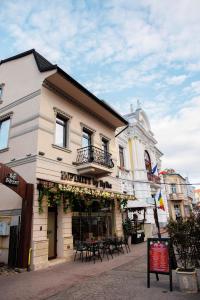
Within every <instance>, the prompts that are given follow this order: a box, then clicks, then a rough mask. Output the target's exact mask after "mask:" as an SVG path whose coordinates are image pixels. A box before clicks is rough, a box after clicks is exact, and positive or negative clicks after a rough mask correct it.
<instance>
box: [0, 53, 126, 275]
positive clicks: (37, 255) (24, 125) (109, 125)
mask: <svg viewBox="0 0 200 300" xmlns="http://www.w3.org/2000/svg"><path fill="white" fill-rule="evenodd" d="M0 97H1V99H0V100H1V104H0V162H1V163H3V164H6V165H7V166H9V167H11V168H12V169H13V170H14V171H16V172H17V173H19V174H20V175H21V176H22V177H23V178H24V179H25V180H26V181H27V182H29V183H33V184H34V205H33V222H32V239H31V248H32V258H31V267H32V269H39V268H43V267H47V266H48V265H49V259H50V258H56V259H57V261H63V260H68V259H70V258H71V257H72V254H73V242H74V241H73V234H74V236H75V235H77V239H78V238H81V239H82V238H83V236H82V235H81V234H83V233H80V232H78V230H77V226H79V225H80V224H79V223H80V222H82V223H84V222H86V217H88V215H87V216H86V213H82V214H81V215H82V216H81V217H80V212H73V211H72V209H70V208H71V207H68V209H67V210H66V212H64V210H63V202H62V203H61V205H60V206H55V205H54V206H53V207H51V206H52V205H51V204H49V205H51V206H50V207H48V203H49V198H48V197H47V196H44V197H43V199H42V203H41V204H39V201H38V198H39V196H40V195H39V193H42V190H43V191H44V190H45V189H46V190H48V191H50V192H51V193H54V192H55V190H56V189H57V190H60V189H64V190H69V189H71V188H72V187H75V188H76V191H77V190H78V193H79V195H80V193H89V192H91V191H93V192H94V193H95V192H96V193H100V194H101V197H108V198H109V196H111V197H112V199H113V202H114V206H113V207H110V208H109V209H107V210H109V211H108V212H106V209H104V210H103V209H102V210H101V211H100V212H99V211H98V213H97V211H95V212H93V211H92V212H90V213H91V214H90V217H92V218H93V219H92V221H91V222H92V223H91V224H90V229H87V230H86V229H85V230H86V231H87V232H86V233H85V235H86V236H85V237H84V238H91V237H94V238H97V236H96V235H97V229H96V228H97V226H99V227H98V228H100V229H98V230H99V231H98V237H99V236H100V237H101V236H103V235H109V234H110V235H111V234H116V235H118V236H121V235H122V218H121V212H120V205H118V204H117V202H118V200H116V199H118V198H116V197H120V195H119V193H120V192H121V188H120V184H119V179H118V178H117V177H116V176H117V174H118V170H117V163H116V162H117V155H118V153H117V149H116V145H115V130H116V128H117V127H121V126H125V125H127V121H126V120H125V119H124V118H123V117H121V116H120V115H119V114H118V113H116V112H115V111H114V110H113V109H112V108H110V107H109V106H108V105H107V104H106V103H105V102H103V101H101V100H99V99H98V98H97V97H96V96H94V95H93V94H92V93H90V92H89V91H88V90H87V89H85V88H84V87H83V86H81V85H80V84H79V83H78V82H77V81H75V80H74V79H73V78H71V77H70V76H69V75H68V74H67V73H65V72H64V71H63V70H62V69H60V68H59V67H58V66H57V65H52V64H51V63H50V62H48V61H47V60H46V59H45V58H43V57H42V56H41V55H40V54H39V53H37V52H36V51H35V50H30V51H27V52H25V53H22V54H19V55H17V56H15V57H11V58H9V59H5V60H2V61H1V63H0ZM83 188H85V189H86V192H85V191H84V190H83ZM0 189H1V194H0V195H1V198H0V218H5V219H6V220H7V222H8V224H11V223H12V222H14V221H13V220H12V214H13V215H17V213H19V211H20V208H21V206H20V200H19V199H18V197H17V196H15V195H14V196H12V195H11V193H10V191H8V190H7V189H6V188H5V187H4V186H3V185H0ZM106 192H107V194H106ZM63 193H64V192H63ZM116 193H118V194H116ZM81 195H82V194H81ZM116 195H118V196H116ZM62 197H63V196H62ZM8 198H11V200H10V201H11V205H10V206H9V208H8V207H7V204H6V203H7V199H8ZM39 210H41V211H42V210H43V212H41V211H40V212H39ZM80 218H82V219H81V220H80ZM78 224H79V225H78ZM84 224H85V223H84ZM83 226H85V228H86V227H87V226H89V225H88V224H87V225H83ZM73 227H74V228H73ZM100 231H101V232H100ZM52 235H53V236H52ZM2 239H3V237H0V248H2V249H3V248H4V250H3V254H2V257H3V259H4V260H5V261H6V255H8V241H6V242H5V238H4V242H2ZM3 243H4V245H2V244H3ZM1 253H2V251H1V252H0V261H1V258H2V257H1ZM55 262H56V260H55Z"/></svg>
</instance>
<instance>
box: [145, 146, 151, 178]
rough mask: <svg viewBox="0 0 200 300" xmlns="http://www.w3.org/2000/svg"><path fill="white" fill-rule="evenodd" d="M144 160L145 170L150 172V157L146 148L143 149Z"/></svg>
mask: <svg viewBox="0 0 200 300" xmlns="http://www.w3.org/2000/svg"><path fill="white" fill-rule="evenodd" d="M144 161H145V167H146V170H147V172H148V173H151V159H150V156H149V153H148V152H147V151H146V150H145V151H144Z"/></svg>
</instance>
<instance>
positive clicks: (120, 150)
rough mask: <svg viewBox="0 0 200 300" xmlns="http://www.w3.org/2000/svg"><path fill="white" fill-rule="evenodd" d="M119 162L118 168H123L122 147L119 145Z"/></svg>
mask: <svg viewBox="0 0 200 300" xmlns="http://www.w3.org/2000/svg"><path fill="white" fill-rule="evenodd" d="M119 163H120V168H124V167H125V164H124V148H123V147H121V146H119Z"/></svg>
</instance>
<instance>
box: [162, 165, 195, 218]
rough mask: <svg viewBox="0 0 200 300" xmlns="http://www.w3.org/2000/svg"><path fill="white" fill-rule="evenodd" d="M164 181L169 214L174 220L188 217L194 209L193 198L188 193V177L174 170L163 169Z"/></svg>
mask: <svg viewBox="0 0 200 300" xmlns="http://www.w3.org/2000/svg"><path fill="white" fill-rule="evenodd" d="M162 173H163V175H162V176H163V183H164V186H165V194H166V198H167V202H168V208H169V216H170V217H171V218H172V219H173V220H177V219H178V218H180V217H182V218H184V219H185V218H187V217H189V215H190V212H191V210H192V198H191V195H190V194H189V193H188V188H187V184H188V179H187V178H184V177H182V176H181V175H180V174H178V173H176V172H175V171H174V170H171V169H169V170H167V172H165V171H163V172H162Z"/></svg>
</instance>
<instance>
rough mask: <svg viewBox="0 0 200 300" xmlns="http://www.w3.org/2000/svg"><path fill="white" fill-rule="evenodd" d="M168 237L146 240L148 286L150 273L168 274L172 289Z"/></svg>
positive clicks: (148, 285) (148, 284)
mask: <svg viewBox="0 0 200 300" xmlns="http://www.w3.org/2000/svg"><path fill="white" fill-rule="evenodd" d="M170 247H171V245H170V239H169V238H149V239H148V240H147V287H148V288H150V273H154V274H156V278H157V280H159V278H158V274H163V275H168V276H169V282H170V291H172V268H171V258H170Z"/></svg>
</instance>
